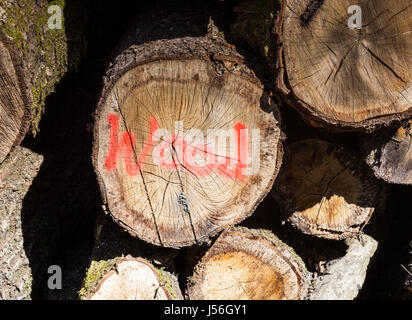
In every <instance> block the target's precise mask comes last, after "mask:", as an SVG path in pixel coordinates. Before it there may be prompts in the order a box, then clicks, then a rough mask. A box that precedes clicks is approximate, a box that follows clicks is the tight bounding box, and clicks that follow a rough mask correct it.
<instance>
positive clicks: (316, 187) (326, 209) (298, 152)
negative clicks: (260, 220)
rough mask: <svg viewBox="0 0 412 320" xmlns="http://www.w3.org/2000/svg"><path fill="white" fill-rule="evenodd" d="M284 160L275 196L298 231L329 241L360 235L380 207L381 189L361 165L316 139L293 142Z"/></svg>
mask: <svg viewBox="0 0 412 320" xmlns="http://www.w3.org/2000/svg"><path fill="white" fill-rule="evenodd" d="M285 158H286V160H285V164H284V166H283V167H282V169H281V171H280V173H279V176H278V180H277V184H276V185H275V188H274V190H273V196H274V197H275V198H276V200H277V201H278V202H279V203H280V204H281V207H282V208H283V210H284V215H285V217H286V218H287V219H288V220H289V221H290V222H291V223H292V224H293V225H294V226H295V227H296V228H297V229H299V230H301V231H303V232H304V233H307V234H311V235H316V236H319V237H323V238H329V239H343V238H347V237H352V236H354V235H356V234H357V233H359V232H360V231H361V230H362V227H363V226H364V225H365V224H366V223H367V222H368V221H369V219H370V217H371V215H372V213H373V212H374V209H375V206H376V205H377V201H378V195H379V187H378V184H377V182H376V179H375V177H374V176H373V174H372V173H371V172H370V170H368V168H367V166H365V165H364V164H363V162H362V161H361V160H359V159H357V158H356V157H354V156H353V155H351V154H349V153H348V152H346V151H344V150H343V149H342V148H339V147H336V146H334V145H332V144H330V143H328V142H325V141H321V140H316V139H307V140H303V141H299V142H295V143H293V144H292V145H291V146H290V147H289V148H288V149H287V151H286V152H285Z"/></svg>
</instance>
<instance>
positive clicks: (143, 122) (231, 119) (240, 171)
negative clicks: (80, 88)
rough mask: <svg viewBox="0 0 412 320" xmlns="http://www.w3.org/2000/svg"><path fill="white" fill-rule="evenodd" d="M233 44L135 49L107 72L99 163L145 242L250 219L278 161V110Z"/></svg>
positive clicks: (119, 211)
mask: <svg viewBox="0 0 412 320" xmlns="http://www.w3.org/2000/svg"><path fill="white" fill-rule="evenodd" d="M242 59H243V58H242V56H240V55H239V54H238V53H237V52H236V51H235V50H234V49H233V48H232V46H230V45H228V44H227V43H226V42H224V41H223V40H220V39H211V38H209V37H204V38H202V37H200V38H192V37H187V38H180V39H173V40H158V41H154V42H149V43H146V44H145V45H139V46H136V45H132V46H130V47H129V49H127V50H126V51H124V52H123V53H121V54H120V55H119V56H118V57H117V59H116V60H115V61H114V63H113V64H112V66H111V68H110V69H109V70H108V73H107V76H106V79H105V86H104V88H103V92H102V97H101V100H100V102H99V106H98V110H97V113H96V124H95V147H94V166H95V170H96V172H97V176H98V179H99V183H100V187H101V190H102V194H103V197H104V200H105V201H106V202H107V206H108V208H109V210H110V213H111V215H112V217H113V218H114V220H115V221H116V222H118V223H119V224H120V225H121V226H122V227H123V228H125V229H126V230H127V231H129V232H130V233H131V234H132V235H133V236H137V237H139V238H141V239H143V240H145V241H147V242H150V243H153V244H156V245H160V246H165V247H182V246H188V245H192V244H195V243H200V242H204V241H206V240H208V239H209V237H210V236H212V235H214V234H216V233H217V232H219V231H221V230H222V229H224V228H226V227H229V226H231V225H234V224H236V223H238V222H240V221H242V220H243V219H245V218H246V217H247V216H249V215H250V214H251V213H252V212H253V210H254V209H255V207H256V206H257V204H258V203H259V202H260V201H261V200H262V199H263V197H264V196H265V195H266V194H267V192H268V191H269V190H270V188H271V186H272V184H273V181H274V179H275V177H276V175H277V172H278V170H279V166H280V162H281V156H282V152H281V145H280V141H279V135H280V129H279V121H280V117H279V113H278V110H277V107H276V106H275V105H273V103H272V102H271V99H269V98H268V97H267V96H266V94H265V93H264V91H263V88H262V85H261V83H260V82H259V80H258V79H257V78H256V77H255V76H254V74H253V72H252V71H251V70H250V69H248V68H247V66H246V65H245V64H244V63H243V60H242Z"/></svg>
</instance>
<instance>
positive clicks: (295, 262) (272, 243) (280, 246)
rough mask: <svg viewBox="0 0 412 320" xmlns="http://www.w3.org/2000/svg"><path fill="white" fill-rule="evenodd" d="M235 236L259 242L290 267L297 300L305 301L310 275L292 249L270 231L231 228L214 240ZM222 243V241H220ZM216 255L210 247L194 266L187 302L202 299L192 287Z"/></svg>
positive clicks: (189, 280)
mask: <svg viewBox="0 0 412 320" xmlns="http://www.w3.org/2000/svg"><path fill="white" fill-rule="evenodd" d="M228 234H229V235H230V234H235V235H239V236H242V237H245V238H247V239H250V240H256V241H261V242H263V243H264V244H265V245H267V246H268V247H270V248H272V250H274V251H275V252H277V253H278V254H279V256H280V257H281V258H282V259H283V260H284V261H285V262H286V263H287V264H288V265H289V266H290V268H291V269H292V270H293V271H294V273H295V274H296V276H297V278H298V281H299V283H298V285H299V292H300V294H299V298H300V300H307V297H308V293H309V284H310V274H309V272H308V270H307V268H306V265H305V263H304V262H303V260H302V258H301V257H299V256H298V255H297V253H296V252H295V251H294V249H293V248H292V247H289V246H288V245H287V244H285V243H284V242H282V241H281V240H280V239H279V238H278V237H276V236H275V235H274V234H273V233H272V232H271V231H269V230H265V229H248V228H246V227H240V226H237V227H232V228H230V229H227V230H225V231H224V232H223V233H222V234H221V235H220V236H219V238H218V239H217V240H216V242H218V241H219V240H222V239H223V238H224V237H225V236H226V235H228ZM222 241H223V240H222ZM216 242H215V243H216ZM216 253H219V252H218V250H216V249H214V247H213V245H212V247H211V248H210V249H209V250H208V251H207V252H206V254H205V255H204V256H203V258H202V259H201V260H200V262H199V263H198V264H197V265H196V266H195V269H194V271H193V274H192V276H190V277H189V278H188V281H187V288H188V289H187V291H186V293H185V296H186V298H187V299H188V300H193V298H194V299H195V300H197V299H201V300H202V299H203V297H202V296H199V295H198V294H197V293H193V292H192V291H193V287H194V286H195V284H196V282H197V280H198V279H201V280H202V279H204V269H203V265H204V264H205V263H207V262H208V261H209V260H210V258H212V257H213V256H214V255H215V254H216Z"/></svg>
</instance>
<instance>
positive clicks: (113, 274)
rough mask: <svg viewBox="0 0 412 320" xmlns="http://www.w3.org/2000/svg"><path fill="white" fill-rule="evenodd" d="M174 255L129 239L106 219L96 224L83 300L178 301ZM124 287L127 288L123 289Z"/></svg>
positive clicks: (99, 218)
mask: <svg viewBox="0 0 412 320" xmlns="http://www.w3.org/2000/svg"><path fill="white" fill-rule="evenodd" d="M176 255H177V251H176V250H173V249H165V248H159V247H154V246H152V245H149V244H146V243H144V242H142V241H140V240H138V239H134V238H132V237H131V236H130V235H129V234H127V233H126V232H125V231H124V230H122V229H121V228H120V227H119V226H117V225H115V223H114V222H113V221H112V220H111V219H110V218H109V217H107V216H103V215H99V216H98V218H97V220H96V229H95V245H94V249H93V251H92V254H91V259H90V266H89V268H88V270H87V273H86V277H85V279H84V281H83V286H82V288H81V290H80V292H79V297H80V299H82V300H109V299H114V300H118V299H122V300H158V299H161V300H164V299H167V300H181V299H182V294H181V292H180V288H179V285H178V282H177V277H176V276H175V275H174V274H173V272H174V258H175V257H176ZM125 284H126V285H125Z"/></svg>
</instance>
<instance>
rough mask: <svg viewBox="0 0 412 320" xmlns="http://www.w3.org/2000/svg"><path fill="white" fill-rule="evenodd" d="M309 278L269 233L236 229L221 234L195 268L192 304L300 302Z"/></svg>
mask: <svg viewBox="0 0 412 320" xmlns="http://www.w3.org/2000/svg"><path fill="white" fill-rule="evenodd" d="M308 279H309V275H308V272H307V270H306V267H305V265H304V263H303V262H302V260H301V259H300V258H299V257H298V256H297V255H296V253H295V252H294V251H293V249H292V248H290V247H288V246H287V245H285V244H284V243H282V242H281V241H280V240H279V239H278V238H277V237H275V236H274V235H273V234H272V233H271V232H270V231H267V230H249V229H246V228H241V227H236V228H232V229H229V230H227V231H225V232H223V233H222V235H221V236H220V237H219V238H218V239H217V240H216V242H215V243H214V244H213V246H212V247H211V248H210V249H209V250H208V252H207V253H206V255H205V256H204V257H203V258H202V260H201V262H200V263H199V264H198V265H197V266H196V268H195V271H194V274H193V276H192V277H191V278H190V283H189V288H188V292H187V295H188V297H189V298H190V299H191V300H204V299H207V300H208V299H211V300H228V299H229V300H233V299H234V300H300V299H304V298H305V297H306V293H307V288H308Z"/></svg>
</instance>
